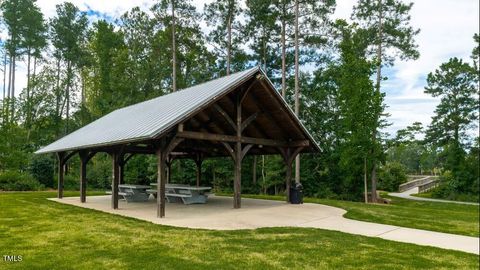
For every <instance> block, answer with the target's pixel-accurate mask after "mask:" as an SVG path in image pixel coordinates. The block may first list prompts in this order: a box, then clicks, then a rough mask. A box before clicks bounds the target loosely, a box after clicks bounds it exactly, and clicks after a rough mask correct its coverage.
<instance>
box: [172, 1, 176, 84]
mask: <svg viewBox="0 0 480 270" xmlns="http://www.w3.org/2000/svg"><path fill="white" fill-rule="evenodd" d="M172 91H173V92H175V91H177V54H176V45H175V0H172Z"/></svg>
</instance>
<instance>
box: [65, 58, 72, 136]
mask: <svg viewBox="0 0 480 270" xmlns="http://www.w3.org/2000/svg"><path fill="white" fill-rule="evenodd" d="M71 81H72V63H71V61H70V60H69V61H68V62H67V91H66V100H67V108H66V117H65V134H68V131H69V129H68V122H69V121H70V87H71V86H70V84H71Z"/></svg>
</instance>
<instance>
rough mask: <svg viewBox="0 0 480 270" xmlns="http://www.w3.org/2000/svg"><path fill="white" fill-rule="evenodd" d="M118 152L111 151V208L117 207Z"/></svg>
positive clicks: (118, 180)
mask: <svg viewBox="0 0 480 270" xmlns="http://www.w3.org/2000/svg"><path fill="white" fill-rule="evenodd" d="M119 155H120V153H119V152H118V151H117V152H113V153H112V154H111V156H112V208H113V209H118V185H119V182H120V166H119V164H118V163H119Z"/></svg>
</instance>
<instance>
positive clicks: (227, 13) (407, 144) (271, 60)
mask: <svg viewBox="0 0 480 270" xmlns="http://www.w3.org/2000/svg"><path fill="white" fill-rule="evenodd" d="M411 7H412V4H411V3H407V4H405V3H403V2H402V1H399V0H377V1H366V0H359V1H358V2H357V4H356V5H355V7H354V9H353V13H352V16H351V18H350V19H351V20H350V22H347V20H337V21H333V20H332V19H331V18H332V16H331V15H332V14H333V12H334V10H335V1H334V0H327V1H319V0H306V1H298V0H297V1H295V0H261V1H260V0H246V1H244V2H240V1H238V0H219V1H214V2H212V3H211V4H208V5H205V7H204V9H203V12H202V13H200V12H199V11H198V10H196V8H195V7H194V6H193V5H192V3H191V2H190V1H177V0H160V1H157V2H156V3H155V4H154V5H153V6H152V7H151V8H150V10H149V11H144V10H142V9H140V8H138V7H137V8H133V9H131V10H129V11H127V12H126V13H125V14H123V15H122V16H120V17H119V18H115V19H114V20H112V19H108V20H107V19H105V20H98V21H95V22H91V21H90V20H89V17H88V16H87V14H86V13H85V12H82V11H80V10H79V8H78V7H76V6H75V5H73V4H71V3H69V2H65V3H62V4H60V5H58V6H57V7H56V14H55V16H53V17H52V18H48V19H47V18H44V16H43V14H42V13H41V11H40V9H39V7H38V6H37V4H36V1H35V0H4V1H2V2H1V6H0V8H1V12H2V17H1V23H2V26H3V27H4V28H5V29H6V31H7V32H8V38H7V39H6V40H2V41H1V45H2V46H1V49H2V50H1V52H2V57H1V59H3V63H2V64H3V65H2V74H3V82H4V87H3V96H2V102H1V104H0V106H1V113H0V123H1V127H0V138H1V140H0V174H4V175H8V177H7V176H5V177H0V185H1V184H2V181H4V182H5V183H7V182H9V181H10V182H12V181H13V180H11V179H16V180H15V183H19V182H22V181H23V182H25V183H27V184H26V186H28V183H32V182H33V180H32V176H33V178H34V179H36V180H38V181H39V182H40V183H41V184H43V185H44V186H46V187H54V186H55V181H54V179H55V176H54V172H53V170H54V169H53V168H54V166H55V162H56V161H55V158H54V157H53V156H35V155H33V154H32V153H33V152H34V151H35V150H36V149H38V148H39V147H41V146H44V145H46V144H48V143H50V142H52V141H54V140H56V139H58V138H60V137H62V136H64V135H66V134H68V133H69V132H71V131H73V130H75V129H77V128H79V127H81V126H84V125H86V124H88V123H89V122H91V121H93V120H95V119H97V118H99V117H101V116H103V115H105V114H107V113H109V112H111V111H113V110H115V109H117V108H121V107H123V106H127V105H130V104H134V103H137V102H140V101H144V100H147V99H150V98H152V97H156V96H160V95H164V94H168V93H170V92H172V91H176V90H178V89H182V88H186V87H189V86H192V85H195V84H198V83H201V82H204V81H206V80H210V79H212V78H215V77H219V76H224V75H228V74H230V73H233V72H236V71H240V70H243V69H245V68H248V67H251V66H253V65H260V66H261V67H262V68H263V69H264V70H265V72H266V73H267V74H268V75H269V77H270V78H271V79H272V81H273V82H274V84H275V85H276V87H277V89H278V90H279V91H280V93H281V94H282V96H283V97H284V98H285V99H286V100H287V102H288V103H289V104H290V105H291V107H292V109H294V110H295V112H296V113H297V114H298V115H299V116H300V118H301V119H302V120H303V121H304V123H305V125H306V126H307V127H308V129H309V130H310V131H311V132H312V134H313V135H314V137H315V139H316V140H317V142H318V143H319V145H320V147H321V149H322V152H321V153H319V154H316V155H302V156H301V161H302V162H301V165H300V159H299V161H298V162H297V163H296V164H297V166H296V167H297V168H298V170H297V175H296V178H297V179H301V181H302V183H303V184H304V186H305V192H306V194H307V195H310V196H323V197H337V198H344V199H351V200H362V199H363V194H364V191H365V185H367V179H369V181H368V189H371V190H373V191H375V190H376V186H377V178H378V177H377V175H379V176H380V182H379V183H378V184H379V185H380V186H379V187H380V188H385V186H386V184H385V183H383V184H382V178H385V179H387V178H388V179H390V178H391V177H392V174H395V173H394V172H398V171H400V173H397V174H403V175H404V174H405V172H409V173H414V172H421V173H424V172H432V171H433V168H437V169H438V170H439V171H440V170H443V171H449V172H450V173H451V174H452V175H453V176H452V177H453V179H460V178H462V176H461V175H460V172H461V171H466V170H467V169H466V166H467V165H465V164H466V163H465V162H467V161H466V160H468V159H469V157H470V156H469V155H470V153H472V151H474V150H472V149H475V148H474V147H473V148H472V147H471V145H468V144H465V143H464V142H465V141H468V138H467V137H468V136H467V135H468V132H467V131H468V130H469V128H470V126H471V124H472V123H474V122H475V119H477V121H478V114H477V113H476V111H475V108H476V110H477V111H478V99H477V103H476V104H477V105H476V106H477V107H475V104H473V105H472V104H470V103H471V102H473V103H475V97H474V96H475V93H477V94H478V92H475V91H478V62H477V64H474V65H470V64H468V63H464V62H462V60H460V59H452V60H451V61H450V62H449V63H446V64H445V65H442V67H440V68H439V70H438V71H436V72H434V73H432V74H431V75H429V76H428V80H427V84H428V86H427V88H426V91H427V92H428V93H431V94H432V95H434V96H438V97H441V98H442V103H441V104H440V105H439V107H438V108H437V112H436V113H437V116H436V117H434V119H433V121H432V125H431V126H430V127H429V128H428V130H427V133H426V134H427V135H426V139H425V140H421V141H420V140H417V137H416V136H414V133H415V132H418V131H419V129H422V128H421V127H419V126H418V124H414V125H413V126H412V127H411V128H407V129H406V130H402V131H399V133H398V134H397V138H395V140H390V139H387V136H386V135H385V134H383V133H382V132H381V130H382V128H383V127H385V126H386V125H387V124H388V123H387V122H386V117H385V116H386V115H385V113H384V108H385V105H384V101H383V100H384V95H385V94H384V93H383V91H382V88H381V82H382V81H383V80H385V79H386V78H384V77H383V76H382V75H381V74H382V68H384V67H388V66H392V65H393V64H394V63H395V60H396V59H402V60H404V59H416V58H418V56H419V53H418V51H417V46H416V44H415V35H416V34H417V33H418V32H419V30H418V29H416V28H414V27H413V26H411V24H410V16H409V12H410V10H411ZM202 21H204V22H205V24H206V25H207V27H208V29H209V30H208V31H207V33H205V32H204V31H202V28H201V26H200V25H201V22H202ZM476 38H477V41H478V36H476ZM476 50H477V52H476V53H475V52H474V57H473V58H474V60H475V59H477V58H476V56H478V48H477V49H476ZM20 61H25V62H26V65H27V75H26V76H27V86H26V87H25V88H24V89H16V88H15V85H16V84H17V83H16V77H17V76H18V75H17V74H16V72H15V71H16V69H17V68H18V62H20ZM306 66H308V67H310V68H309V71H308V72H301V70H302V69H303V70H305V69H304V68H302V69H300V67H306ZM475 66H476V67H475ZM452 69H454V70H452ZM448 72H453V74H450V73H448ZM467 74H468V76H467ZM452 76H458V78H461V79H462V80H461V82H458V83H459V84H460V85H456V86H452V85H450V83H452V82H450V81H449V80H451V78H452ZM372 78H374V79H372ZM474 86H477V88H473V89H472V87H474ZM460 88H461V89H462V94H460V95H459V96H456V94H455V93H456V92H455V91H457V90H456V89H460ZM466 88H468V90H464V91H463V89H466ZM18 91H20V92H21V93H20V94H18V93H17V92H18ZM477 97H478V96H477ZM472 98H473V99H472ZM452 99H455V100H456V101H457V103H456V104H457V105H458V107H456V110H457V111H456V112H457V114H455V115H447V114H446V113H445V112H447V111H448V112H450V107H449V106H452ZM442 104H444V105H442ZM442 106H443V107H442ZM460 116H461V119H459V117H460ZM445 125H447V126H445ZM412 134H413V135H412ZM470 141H471V140H470ZM476 147H477V148H476V149H477V150H476V151H477V152H478V139H477V145H476ZM447 149H448V151H447ZM410 152H412V153H410ZM447 152H448V153H449V154H445V155H446V156H452V157H454V158H453V159H452V158H450V159H452V160H459V161H460V160H462V163H461V164H456V163H455V162H453V161H449V162H447V163H439V162H438V157H439V156H441V155H442V153H447ZM412 155H417V156H415V158H416V159H411V157H410V156H412ZM460 156H461V159H456V157H460ZM417 160H418V162H417ZM446 160H448V158H446ZM477 160H478V157H477ZM463 161H465V162H463ZM76 162H78V161H76V160H73V164H71V166H70V167H71V169H70V171H69V173H68V175H67V183H66V185H67V186H68V185H69V187H70V188H77V187H78V180H77V178H78V177H77V170H76V169H73V168H76V167H77V164H75V163H76ZM410 163H411V164H410ZM392 164H393V165H392ZM395 164H400V165H399V166H400V167H399V166H396V165H395ZM420 164H421V165H420ZM462 164H463V165H462ZM243 166H244V169H243V171H244V172H245V173H244V174H243V175H242V177H243V179H242V185H243V187H242V188H243V192H247V193H248V192H252V193H259V192H262V193H270V194H281V193H282V192H284V189H285V187H284V180H283V179H284V177H283V173H284V172H283V167H282V162H281V159H280V157H278V156H262V157H259V158H257V157H248V158H247V159H246V160H245V161H244V164H243ZM462 166H463V167H462ZM91 167H92V169H91V170H89V175H88V179H89V182H91V183H92V185H90V186H94V187H96V188H107V187H108V186H109V183H110V180H109V179H110V177H111V175H110V174H111V170H110V167H111V164H110V159H109V158H108V157H107V156H104V155H97V156H96V157H95V158H94V159H93V161H92V166H91ZM172 167H173V174H172V180H173V181H175V182H188V181H192V183H193V181H194V179H195V171H194V164H193V161H189V160H177V161H175V163H174V165H173V166H172ZM477 168H478V167H477ZM391 172H392V173H391ZM155 173H156V169H155V160H154V158H153V157H148V156H138V157H134V158H133V159H132V160H131V161H130V162H129V163H128V165H127V167H126V174H125V178H126V181H127V182H137V183H149V182H151V181H153V179H155V177H156V176H155ZM203 174H204V177H203V179H205V181H207V182H208V184H210V185H213V186H214V187H216V188H218V189H220V190H227V191H228V190H229V189H231V188H232V181H233V173H232V164H231V161H230V160H228V159H211V160H207V161H206V162H205V163H204V166H203ZM389 177H390V178H389ZM476 177H477V179H478V173H477V176H476ZM2 179H3V180H2ZM8 179H10V180H8ZM22 179H24V180H22ZM462 179H463V178H462ZM472 179H473V178H472ZM402 181H403V180H402ZM452 181H453V180H452ZM477 182H478V180H477ZM10 184H12V183H10ZM204 184H207V183H204ZM464 184H465V185H466V187H464V188H462V189H460V188H458V189H457V190H458V191H462V192H471V190H469V189H468V187H469V185H471V182H468V183H467V182H466V183H464ZM5 185H6V184H5ZM5 185H4V186H5ZM12 185H13V184H12ZM382 185H383V186H382ZM13 186H14V185H13ZM17 187H18V186H17ZM4 188H5V187H4ZM0 189H2V186H0ZM372 194H375V192H372ZM373 199H375V197H374V198H373Z"/></svg>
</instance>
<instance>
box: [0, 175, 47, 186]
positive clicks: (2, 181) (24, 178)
mask: <svg viewBox="0 0 480 270" xmlns="http://www.w3.org/2000/svg"><path fill="white" fill-rule="evenodd" d="M43 188H44V186H43V185H41V184H40V183H39V182H38V181H37V180H35V179H34V178H33V177H32V176H31V175H30V174H28V173H24V172H18V171H3V172H0V190H6V191H9V190H18V191H25V190H41V189H43Z"/></svg>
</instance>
